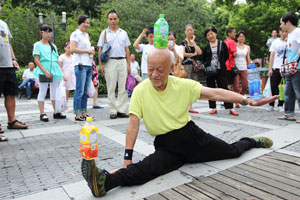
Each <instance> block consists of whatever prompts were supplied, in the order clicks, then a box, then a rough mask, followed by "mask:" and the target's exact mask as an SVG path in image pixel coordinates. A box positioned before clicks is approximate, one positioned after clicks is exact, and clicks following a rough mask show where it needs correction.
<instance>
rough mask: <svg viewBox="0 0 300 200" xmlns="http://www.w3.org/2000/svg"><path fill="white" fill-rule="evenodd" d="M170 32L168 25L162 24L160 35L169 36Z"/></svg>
mask: <svg viewBox="0 0 300 200" xmlns="http://www.w3.org/2000/svg"><path fill="white" fill-rule="evenodd" d="M168 32H169V30H168V25H167V24H161V26H160V30H159V33H160V34H161V35H167V34H168Z"/></svg>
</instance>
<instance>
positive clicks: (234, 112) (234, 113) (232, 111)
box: [229, 109, 239, 116]
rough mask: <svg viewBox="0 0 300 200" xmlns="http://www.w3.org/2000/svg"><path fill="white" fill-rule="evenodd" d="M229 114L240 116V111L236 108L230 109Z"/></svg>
mask: <svg viewBox="0 0 300 200" xmlns="http://www.w3.org/2000/svg"><path fill="white" fill-rule="evenodd" d="M229 114H230V115H234V116H239V113H238V112H236V111H235V110H234V109H230V110H229Z"/></svg>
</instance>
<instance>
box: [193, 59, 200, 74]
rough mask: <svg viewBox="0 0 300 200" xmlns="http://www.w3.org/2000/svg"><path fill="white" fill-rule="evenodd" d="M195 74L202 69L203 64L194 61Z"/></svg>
mask: <svg viewBox="0 0 300 200" xmlns="http://www.w3.org/2000/svg"><path fill="white" fill-rule="evenodd" d="M192 62H193V70H194V72H199V71H200V70H201V69H202V63H201V62H198V61H197V60H194V59H192Z"/></svg>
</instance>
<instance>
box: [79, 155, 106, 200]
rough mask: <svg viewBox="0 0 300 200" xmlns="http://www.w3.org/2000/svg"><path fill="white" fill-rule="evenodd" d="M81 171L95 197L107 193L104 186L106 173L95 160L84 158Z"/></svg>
mask: <svg viewBox="0 0 300 200" xmlns="http://www.w3.org/2000/svg"><path fill="white" fill-rule="evenodd" d="M81 172H82V175H83V177H84V179H85V180H86V182H87V183H88V186H89V188H90V189H91V191H92V193H93V195H94V196H95V197H101V196H104V195H105V194H106V192H105V188H104V183H105V179H106V174H105V172H104V171H102V170H100V169H98V168H97V167H96V163H95V160H85V159H82V162H81Z"/></svg>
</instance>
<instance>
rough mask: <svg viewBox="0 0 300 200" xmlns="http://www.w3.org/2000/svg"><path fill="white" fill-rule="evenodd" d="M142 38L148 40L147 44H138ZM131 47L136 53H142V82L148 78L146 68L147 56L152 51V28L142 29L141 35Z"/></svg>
mask: <svg viewBox="0 0 300 200" xmlns="http://www.w3.org/2000/svg"><path fill="white" fill-rule="evenodd" d="M143 37H146V39H147V40H148V44H140V42H141V40H142V38H143ZM133 47H134V48H135V50H136V52H143V55H142V63H141V70H142V80H145V79H147V78H148V66H147V56H148V54H149V52H150V50H151V49H153V48H154V47H153V28H148V29H147V28H144V30H143V31H142V33H141V34H140V35H139V37H138V38H137V39H136V40H135V42H134V44H133Z"/></svg>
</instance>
